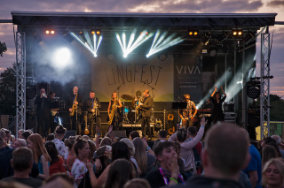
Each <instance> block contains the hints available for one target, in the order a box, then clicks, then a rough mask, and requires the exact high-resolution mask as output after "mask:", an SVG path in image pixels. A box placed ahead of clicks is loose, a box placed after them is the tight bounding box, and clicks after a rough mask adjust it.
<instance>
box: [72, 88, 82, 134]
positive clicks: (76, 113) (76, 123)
mask: <svg viewBox="0 0 284 188" xmlns="http://www.w3.org/2000/svg"><path fill="white" fill-rule="evenodd" d="M78 90H79V88H78V86H74V87H73V95H72V99H71V100H70V102H69V106H70V108H69V115H70V123H71V129H73V128H75V127H76V128H77V134H79V135H80V134H81V130H82V128H81V113H82V111H81V106H80V105H81V99H80V96H79V93H78Z"/></svg>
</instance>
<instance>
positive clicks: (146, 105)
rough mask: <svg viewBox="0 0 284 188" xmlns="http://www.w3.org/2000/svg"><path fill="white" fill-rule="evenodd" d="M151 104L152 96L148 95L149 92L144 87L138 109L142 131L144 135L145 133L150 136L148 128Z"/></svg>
mask: <svg viewBox="0 0 284 188" xmlns="http://www.w3.org/2000/svg"><path fill="white" fill-rule="evenodd" d="M152 106H153V98H152V97H151V96H150V92H149V90H148V89H146V90H145V91H144V92H143V99H142V104H141V103H140V104H139V105H138V107H139V109H140V110H141V111H142V124H141V127H142V132H143V135H144V136H145V135H146V134H148V135H150V136H152V134H151V129H150V117H151V108H152Z"/></svg>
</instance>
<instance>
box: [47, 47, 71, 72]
mask: <svg viewBox="0 0 284 188" xmlns="http://www.w3.org/2000/svg"><path fill="white" fill-rule="evenodd" d="M52 63H53V66H54V67H55V68H59V69H64V68H65V67H67V66H68V65H70V64H72V54H71V51H70V50H69V49H68V48H67V47H62V48H59V49H57V50H55V52H54V54H53V61H52Z"/></svg>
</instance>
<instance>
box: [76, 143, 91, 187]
mask: <svg viewBox="0 0 284 188" xmlns="http://www.w3.org/2000/svg"><path fill="white" fill-rule="evenodd" d="M74 151H75V153H76V156H77V158H76V159H75V161H74V163H73V165H72V169H71V174H72V176H73V178H74V181H75V186H76V187H91V186H92V185H94V184H95V183H96V182H95V181H96V177H95V174H94V171H93V164H92V163H91V162H90V161H89V154H90V146H89V143H88V141H87V140H85V139H82V138H78V140H77V141H76V143H75V145H74Z"/></svg>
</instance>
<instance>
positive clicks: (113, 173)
mask: <svg viewBox="0 0 284 188" xmlns="http://www.w3.org/2000/svg"><path fill="white" fill-rule="evenodd" d="M135 177H136V173H135V169H134V167H133V165H132V164H131V162H130V161H129V160H126V159H117V160H115V161H113V163H112V164H111V166H110V168H109V171H108V176H107V181H106V184H105V188H123V186H124V184H125V183H126V182H127V181H128V180H131V179H132V178H135Z"/></svg>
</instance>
